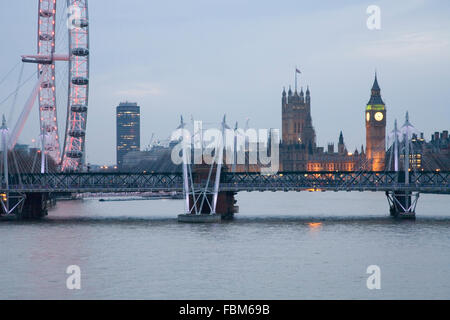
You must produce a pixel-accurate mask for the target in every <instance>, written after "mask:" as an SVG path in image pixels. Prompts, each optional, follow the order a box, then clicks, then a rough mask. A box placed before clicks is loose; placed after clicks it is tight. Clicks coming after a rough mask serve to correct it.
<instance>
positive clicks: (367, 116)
mask: <svg viewBox="0 0 450 320" xmlns="http://www.w3.org/2000/svg"><path fill="white" fill-rule="evenodd" d="M366 120H367V122H369V120H370V113H369V112H366Z"/></svg>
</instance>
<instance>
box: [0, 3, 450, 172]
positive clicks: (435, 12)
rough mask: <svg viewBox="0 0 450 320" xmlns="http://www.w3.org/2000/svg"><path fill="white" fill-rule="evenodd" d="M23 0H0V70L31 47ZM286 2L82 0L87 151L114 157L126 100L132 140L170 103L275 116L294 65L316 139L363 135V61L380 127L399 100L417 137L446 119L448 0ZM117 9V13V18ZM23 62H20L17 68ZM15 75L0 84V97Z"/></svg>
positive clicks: (172, 120) (444, 125)
mask: <svg viewBox="0 0 450 320" xmlns="http://www.w3.org/2000/svg"><path fill="white" fill-rule="evenodd" d="M29 2H30V4H32V5H30V6H29V7H26V8H25V9H23V10H19V9H17V10H15V8H16V7H17V8H19V6H20V4H18V3H12V4H8V5H11V6H12V8H10V9H8V10H6V9H5V10H3V8H1V7H3V6H5V3H2V4H0V8H1V9H2V10H0V12H1V13H0V15H1V14H2V13H6V12H14V15H7V16H6V15H5V16H3V15H2V19H3V20H4V21H5V20H6V21H8V22H9V24H10V25H14V26H16V28H13V30H14V31H13V32H9V33H7V34H6V35H5V38H6V39H5V41H6V42H7V43H10V46H9V47H8V50H6V52H5V54H4V59H3V60H2V62H1V63H0V75H1V76H3V75H4V74H5V73H6V72H8V70H9V69H11V67H12V66H13V65H14V64H15V63H16V62H17V61H18V60H19V57H20V55H21V54H24V53H34V52H35V46H36V43H35V42H36V39H35V38H36V36H35V35H36V19H37V17H36V14H35V12H36V9H37V8H35V7H36V3H35V1H29ZM256 3H257V4H258V5H255V4H256ZM295 4H296V2H295V1H283V3H282V4H280V3H277V4H273V3H268V2H254V1H247V2H245V3H244V4H242V3H239V2H237V1H231V2H230V1H228V2H226V3H225V2H224V1H217V2H215V3H214V4H211V3H209V2H205V1H192V2H190V3H189V4H185V3H182V2H178V3H177V4H176V5H173V6H172V5H170V4H160V3H158V4H156V3H154V2H144V1H137V0H136V1H130V3H129V4H128V5H127V7H126V8H122V7H120V6H119V4H118V2H115V3H113V4H111V6H109V7H105V4H104V3H103V4H102V3H101V2H91V3H90V12H89V13H90V21H91V28H90V32H91V40H90V45H91V58H92V61H91V77H90V79H91V90H90V102H89V108H90V109H89V120H88V128H87V137H88V138H87V157H88V158H87V162H90V163H106V164H113V163H114V162H115V140H114V136H115V135H114V133H115V118H114V117H115V112H114V111H115V106H117V105H118V104H119V103H120V102H122V101H126V100H128V101H136V102H138V103H139V105H140V106H141V114H142V117H141V126H142V130H141V136H142V143H141V147H143V146H145V145H147V144H148V141H147V140H150V136H151V134H152V132H156V135H157V137H158V138H160V139H164V138H165V137H168V136H169V135H170V134H171V131H172V130H175V128H176V126H177V125H178V121H179V115H180V114H183V115H184V116H185V118H186V119H189V118H190V117H191V114H192V115H193V117H194V118H195V119H198V120H203V121H212V122H217V123H219V122H220V118H221V116H217V114H218V113H219V114H223V113H226V114H227V119H228V122H229V123H233V124H234V122H235V121H238V122H239V124H240V126H243V125H244V123H245V120H246V118H250V126H251V127H257V128H281V105H280V99H281V92H282V89H283V86H285V87H286V88H287V87H288V85H289V84H291V85H292V87H294V70H295V67H296V66H297V67H298V68H299V69H300V70H301V71H302V74H300V75H299V88H300V87H301V86H303V87H304V90H305V88H306V85H309V88H310V90H311V97H312V98H311V100H312V102H311V110H312V118H313V125H314V127H315V128H316V131H317V143H318V145H320V146H326V145H327V143H328V142H336V141H337V138H338V135H339V132H340V131H341V130H342V131H343V134H344V137H345V140H346V142H347V147H348V149H349V150H354V148H355V147H358V148H359V147H360V146H361V144H364V145H365V141H364V109H365V105H366V103H367V101H368V99H369V97H370V88H371V85H372V82H373V74H374V72H375V69H376V70H377V74H378V80H379V84H380V87H381V92H382V97H383V100H384V101H385V102H386V109H387V131H388V132H389V131H390V130H392V127H393V123H394V119H395V118H396V119H397V120H398V121H399V123H402V122H403V119H404V114H405V113H406V111H409V114H410V117H411V122H412V123H413V124H414V125H415V126H416V127H417V129H418V130H420V131H423V132H424V133H425V137H426V138H427V139H429V137H430V135H431V133H433V132H434V131H442V130H446V129H448V119H449V118H450V110H449V108H448V101H449V98H450V94H449V92H448V90H446V89H447V87H448V84H449V83H450V72H449V71H448V70H450V62H449V61H448V58H447V57H448V56H450V47H449V41H448V40H447V39H448V38H449V35H450V23H449V21H447V17H448V13H449V12H450V5H449V4H448V3H446V2H444V1H428V2H425V1H398V2H396V3H395V4H394V3H389V2H387V1H374V2H362V3H359V2H356V1H345V2H344V5H342V3H341V4H340V5H341V7H340V8H338V7H337V5H336V4H333V3H332V2H329V1H327V2H324V3H321V4H302V5H301V6H298V5H295ZM371 4H376V5H379V6H380V8H381V19H382V20H381V21H382V23H381V30H374V31H370V30H368V29H367V27H366V19H367V17H368V15H367V14H366V8H367V6H368V5H371ZM293 8H298V10H297V9H293ZM147 9H151V10H150V11H149V10H147ZM119 13H120V14H119ZM121 16H122V17H121ZM118 19H122V21H123V22H126V23H121V24H120V25H118V24H116V22H115V21H117V20H118ZM113 21H114V23H112V22H113ZM289 30H298V31H289ZM297 36H298V38H299V39H302V40H300V41H297V40H296V39H295V38H296V37H297ZM142 39H148V40H149V41H142ZM180 48H182V49H180ZM33 70H34V69H33V67H31V66H27V67H26V68H25V71H24V77H25V76H27V75H28V74H29V73H30V72H31V71H33ZM16 71H17V70H16ZM16 81H17V77H14V78H13V80H12V83H9V84H5V83H3V84H2V85H1V86H0V98H3V97H4V96H5V95H7V94H8V93H9V92H10V91H11V89H13V88H14V85H15V82H16ZM446 85H447V86H446ZM29 91H30V90H28V91H27V86H25V87H24V88H23V90H22V91H21V92H20V94H21V96H20V97H19V99H18V101H17V102H18V103H17V106H16V108H17V110H16V111H15V116H17V114H18V113H19V112H20V111H18V110H20V108H21V106H22V105H23V103H22V101H24V100H25V99H26V97H27V96H28V92H29ZM9 107H10V106H9V105H6V106H5V105H1V106H0V109H1V110H0V112H2V113H6V114H7V116H8V110H9ZM35 109H37V108H35ZM59 109H60V110H61V109H62V108H61V107H59ZM225 109H227V110H226V111H225ZM160 110H163V111H162V112H161V111H160ZM430 111H431V112H432V115H430ZM34 112H36V110H34ZM59 117H61V114H60V115H59ZM431 118H432V119H433V121H430V119H431ZM12 119H14V117H12ZM8 121H9V117H8ZM37 122H38V121H37V112H36V113H35V114H34V115H33V114H31V115H30V118H29V120H28V122H27V127H26V130H25V131H24V138H23V139H20V142H21V143H30V141H31V139H32V138H35V137H36V136H37V134H38V124H37ZM61 123H62V122H61V121H60V125H61ZM9 126H10V127H11V126H12V125H11V124H9ZM105 133H107V134H105ZM100 136H101V137H102V140H98V139H96V137H100ZM94 151H95V152H94Z"/></svg>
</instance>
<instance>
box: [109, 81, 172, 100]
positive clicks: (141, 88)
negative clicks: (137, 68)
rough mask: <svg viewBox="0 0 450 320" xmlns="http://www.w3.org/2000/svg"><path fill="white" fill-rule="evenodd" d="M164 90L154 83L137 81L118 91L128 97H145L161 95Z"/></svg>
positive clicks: (119, 94) (117, 93)
mask: <svg viewBox="0 0 450 320" xmlns="http://www.w3.org/2000/svg"><path fill="white" fill-rule="evenodd" d="M163 94H164V92H163V90H162V89H161V88H160V87H159V86H158V85H156V84H154V83H137V84H134V85H132V86H130V87H129V88H127V89H123V90H119V91H117V92H116V95H118V96H125V97H128V98H144V97H149V96H153V97H154V96H161V95H163Z"/></svg>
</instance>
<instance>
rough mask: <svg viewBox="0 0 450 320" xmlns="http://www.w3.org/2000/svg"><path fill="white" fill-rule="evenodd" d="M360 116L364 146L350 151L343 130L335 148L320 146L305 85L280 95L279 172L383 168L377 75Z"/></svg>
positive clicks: (381, 109)
mask: <svg viewBox="0 0 450 320" xmlns="http://www.w3.org/2000/svg"><path fill="white" fill-rule="evenodd" d="M361 114H362V115H363V117H364V118H363V119H364V122H365V127H366V149H365V150H364V147H363V146H361V149H360V150H357V149H356V150H354V151H353V152H349V150H347V147H346V145H345V142H344V136H343V134H342V131H341V132H340V135H339V140H338V144H337V149H335V146H334V144H333V143H329V144H328V145H327V147H326V149H325V148H324V147H319V146H317V143H316V133H315V130H314V126H313V124H312V117H311V92H310V90H309V87H307V89H306V92H303V88H302V89H301V90H300V92H297V89H295V90H294V92H292V90H291V88H289V90H288V92H286V90H285V89H283V92H282V97H281V115H282V140H281V145H280V164H281V168H280V169H281V170H282V171H336V170H338V171H357V170H370V171H382V170H384V164H385V154H386V149H385V144H386V106H385V104H384V102H383V100H382V98H381V92H380V87H379V85H378V80H377V76H376V75H375V80H374V83H373V86H372V90H371V95H370V99H369V102H368V103H367V105H366V107H365V110H364V113H361Z"/></svg>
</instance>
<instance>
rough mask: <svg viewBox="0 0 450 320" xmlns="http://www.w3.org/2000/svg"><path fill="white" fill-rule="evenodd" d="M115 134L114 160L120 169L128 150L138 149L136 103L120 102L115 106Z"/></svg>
mask: <svg viewBox="0 0 450 320" xmlns="http://www.w3.org/2000/svg"><path fill="white" fill-rule="evenodd" d="M116 134H117V135H116V137H117V138H116V145H117V146H116V161H117V166H118V167H119V169H120V168H121V167H122V162H123V158H124V156H125V155H126V154H127V153H128V152H130V151H139V150H140V146H141V135H140V107H139V106H138V105H137V103H135V102H133V103H131V102H121V103H120V104H119V105H118V106H117V110H116Z"/></svg>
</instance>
